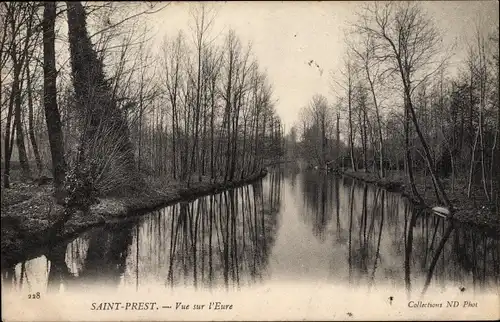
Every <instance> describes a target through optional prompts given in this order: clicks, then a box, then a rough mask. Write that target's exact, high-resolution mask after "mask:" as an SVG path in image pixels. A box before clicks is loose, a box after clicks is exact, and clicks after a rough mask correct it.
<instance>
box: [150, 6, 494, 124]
mask: <svg viewBox="0 0 500 322" xmlns="http://www.w3.org/2000/svg"><path fill="white" fill-rule="evenodd" d="M193 5H195V4H193V3H176V2H174V3H171V4H170V5H169V6H168V7H167V8H165V9H164V10H163V11H161V12H160V13H158V14H155V15H154V16H148V17H147V22H148V23H149V24H150V25H151V26H152V27H153V28H154V30H155V32H156V37H157V38H156V39H157V42H158V46H160V41H161V39H162V38H163V37H164V35H169V36H175V34H176V33H177V31H178V30H179V29H184V30H185V31H186V32H189V28H188V23H189V21H190V19H191V18H190V15H189V6H193ZM360 5H362V2H357V1H353V2H342V1H327V2H253V1H252V2H229V3H211V4H210V7H212V8H213V9H214V12H216V19H215V24H214V26H213V30H212V34H213V35H214V36H216V35H218V34H221V36H220V38H221V39H222V37H223V36H224V35H225V33H226V32H227V31H228V30H229V29H234V30H235V31H236V34H237V35H238V36H239V38H240V39H241V40H242V42H243V43H244V44H245V43H247V42H249V41H251V42H252V43H253V52H254V54H255V56H256V58H257V60H258V62H259V64H260V66H261V67H262V68H263V69H265V70H267V73H268V76H269V80H270V82H271V83H272V85H273V88H274V94H275V98H276V99H278V100H279V101H278V103H277V105H276V110H277V112H278V114H279V115H280V116H281V118H282V120H283V121H284V122H285V126H286V128H287V129H288V128H290V126H291V125H293V123H294V122H295V121H296V120H297V117H298V112H299V110H300V109H301V107H303V106H306V105H307V104H308V102H309V100H310V99H311V97H312V96H313V95H314V94H316V93H318V94H323V95H325V96H326V97H327V98H328V99H329V100H330V102H333V100H334V94H333V92H332V91H331V72H332V71H336V70H338V69H339V68H340V67H341V64H342V57H343V55H344V53H345V45H344V29H345V27H346V26H347V25H348V24H349V23H350V22H353V21H354V19H355V15H354V12H355V10H356V9H358V8H359V7H360ZM422 5H423V6H424V8H425V9H426V10H427V12H428V13H429V14H430V15H431V16H432V17H433V18H434V19H435V21H436V24H437V26H438V28H440V29H441V30H442V31H443V35H444V42H445V43H446V44H451V43H452V42H453V41H454V40H457V41H458V47H457V48H456V49H455V54H456V55H455V57H454V60H455V61H458V60H459V59H460V58H462V57H463V39H465V38H467V37H469V36H470V35H471V32H473V28H474V25H475V21H476V20H477V17H479V16H481V17H483V19H484V21H485V22H486V23H487V24H492V25H493V26H494V25H495V24H496V25H498V14H499V12H498V1H484V2H483V1H430V2H423V3H422ZM311 59H312V60H314V61H315V62H317V64H318V65H319V66H320V68H321V69H322V70H323V72H322V73H321V71H320V70H319V69H318V68H317V67H315V66H309V65H308V64H307V62H308V61H309V60H311Z"/></svg>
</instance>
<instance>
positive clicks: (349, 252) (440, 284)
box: [299, 171, 500, 295]
mask: <svg viewBox="0 0 500 322" xmlns="http://www.w3.org/2000/svg"><path fill="white" fill-rule="evenodd" d="M302 176H303V180H302V181H301V183H302V194H303V198H304V201H303V203H304V207H305V211H303V212H302V213H301V214H300V215H301V217H302V218H303V221H304V222H305V223H306V224H308V225H311V226H312V231H313V234H314V235H315V236H316V237H317V238H318V240H319V241H324V240H325V239H331V242H332V243H333V244H332V248H333V249H338V248H339V247H344V249H345V254H346V257H345V261H346V266H345V269H346V273H347V277H348V281H349V284H352V285H365V284H366V285H367V286H368V289H371V287H372V286H373V285H375V284H376V282H382V283H387V282H389V283H391V284H399V283H400V281H402V284H403V285H404V286H405V288H406V289H407V293H408V295H410V294H412V293H417V294H419V293H421V292H425V291H426V290H427V288H429V287H431V286H432V287H433V288H435V289H436V288H437V289H440V288H441V289H443V288H445V287H446V286H447V284H448V286H449V284H450V283H449V281H450V280H451V281H453V285H454V286H453V287H455V286H456V287H457V290H458V288H459V287H461V286H462V285H473V289H476V288H478V289H481V290H484V289H487V288H488V289H491V288H492V287H496V286H497V285H498V278H499V268H498V267H499V266H500V265H499V257H500V256H499V255H500V254H499V252H500V250H499V241H498V236H496V237H495V236H492V235H488V234H487V233H486V232H482V231H479V230H475V229H473V228H471V227H466V226H463V225H458V224H454V225H453V226H450V225H449V222H448V221H447V220H445V219H443V218H441V217H438V216H434V215H433V214H429V213H427V212H426V211H424V210H418V209H415V207H413V206H412V205H411V204H410V203H409V202H408V201H407V200H406V199H404V198H401V197H400V196H399V195H398V194H396V193H391V192H387V191H385V190H383V189H380V188H377V187H374V186H371V185H367V184H365V183H361V182H359V181H357V180H353V179H350V178H336V177H333V176H329V175H326V174H325V173H322V172H312V171H311V172H304V173H302ZM299 181H300V180H299ZM325 195H326V198H325V197H324V196H325ZM333 216H335V220H334V221H333V223H330V221H331V219H332V217H333ZM343 232H346V241H344V238H343V237H344V234H343ZM328 234H334V235H336V236H335V237H333V238H332V237H328ZM345 242H346V244H344V243H345ZM344 245H345V246H344ZM333 260H334V261H335V260H338V259H336V258H334V259H333ZM338 266H339V265H336V268H335V269H337V270H338V269H339V268H338ZM338 273H339V272H332V274H338ZM445 282H446V283H445Z"/></svg>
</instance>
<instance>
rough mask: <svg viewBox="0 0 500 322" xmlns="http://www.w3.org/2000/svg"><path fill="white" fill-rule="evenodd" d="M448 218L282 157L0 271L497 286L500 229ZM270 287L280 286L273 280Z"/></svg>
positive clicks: (246, 282) (62, 282)
mask: <svg viewBox="0 0 500 322" xmlns="http://www.w3.org/2000/svg"><path fill="white" fill-rule="evenodd" d="M446 227H447V222H446V221H445V220H444V219H443V218H440V217H437V216H433V215H429V214H426V213H422V212H417V211H415V210H414V209H413V207H412V206H411V205H410V204H409V203H408V202H407V200H406V199H404V198H402V197H401V196H400V195H398V194H397V193H391V192H388V191H385V190H383V189H380V188H377V187H375V186H372V185H367V184H365V183H362V182H359V181H356V180H353V179H350V178H347V177H336V176H334V175H333V174H326V173H324V172H321V171H300V170H298V169H297V168H295V167H290V166H286V167H285V166H280V167H275V168H273V169H271V170H270V172H269V174H268V175H267V176H266V177H265V178H263V179H262V180H259V181H257V182H255V183H253V184H250V185H247V186H244V187H241V188H237V189H234V190H230V191H226V192H223V193H219V194H217V195H212V196H206V197H202V198H198V199H196V200H194V201H191V202H185V203H179V204H175V205H172V206H169V207H166V208H164V209H161V210H158V211H154V212H152V213H150V214H147V215H144V216H141V217H136V218H134V219H132V220H128V221H126V222H123V223H119V224H113V225H108V226H103V227H98V228H93V229H90V230H88V231H86V232H84V233H82V234H81V235H79V236H78V237H77V238H75V239H73V240H71V241H68V242H65V243H62V244H60V245H56V246H55V247H53V248H51V249H50V250H47V251H46V252H45V254H44V255H42V256H40V257H37V258H29V259H26V260H25V261H23V262H21V263H18V264H17V265H15V267H11V268H2V285H3V287H8V288H10V289H12V290H20V291H23V290H24V291H27V290H32V289H37V290H41V291H44V290H47V291H53V292H62V291H64V290H71V289H78V290H79V291H81V292H84V291H85V290H87V289H88V290H95V289H96V288H97V289H101V288H102V289H106V290H115V291H116V292H120V291H122V290H124V289H130V290H141V289H147V288H148V287H151V286H155V287H164V288H167V289H177V288H183V289H186V288H193V289H223V290H228V291H230V292H231V291H233V290H240V289H242V288H251V287H254V286H262V285H264V286H265V285H267V284H269V285H271V284H273V283H288V284H290V283H292V284H293V283H302V284H308V285H329V284H332V285H344V286H347V287H351V286H352V287H354V286H355V287H358V288H362V289H366V290H367V291H369V290H371V289H372V288H377V287H380V286H383V285H393V286H394V287H401V288H405V289H406V290H407V291H408V292H415V293H421V292H422V290H423V289H424V285H425V283H426V280H428V290H435V291H440V290H446V289H457V290H458V289H460V290H462V291H463V290H468V292H476V291H481V290H487V289H489V290H492V289H495V288H497V287H498V285H499V275H500V274H499V267H500V265H499V258H500V257H499V255H500V251H499V242H498V236H496V238H495V236H489V235H487V234H486V233H485V232H481V231H478V230H474V229H472V228H470V227H461V226H458V227H456V228H455V229H454V231H453V232H452V234H451V235H450V237H449V239H448V240H447V242H446V244H445V246H444V249H443V251H442V252H440V253H439V256H437V257H436V258H437V262H436V263H435V267H434V269H433V270H430V266H431V262H432V260H433V258H434V256H436V249H437V248H438V247H437V246H438V244H439V242H440V240H441V238H442V236H443V235H444V233H445V230H446ZM273 285H274V284H273Z"/></svg>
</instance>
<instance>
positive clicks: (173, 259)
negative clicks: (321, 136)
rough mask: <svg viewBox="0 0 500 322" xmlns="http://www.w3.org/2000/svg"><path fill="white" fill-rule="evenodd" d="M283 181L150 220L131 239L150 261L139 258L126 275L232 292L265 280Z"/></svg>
mask: <svg viewBox="0 0 500 322" xmlns="http://www.w3.org/2000/svg"><path fill="white" fill-rule="evenodd" d="M280 180H281V174H280V173H270V184H269V185H267V186H266V187H264V185H263V183H262V182H261V181H259V182H257V183H255V184H253V185H247V186H245V187H242V188H238V189H235V190H229V191H225V192H222V193H220V194H216V195H211V196H208V197H204V198H200V199H197V200H195V201H193V202H190V203H180V204H177V205H174V206H172V207H168V208H166V209H164V210H161V211H160V212H158V213H157V214H153V215H151V216H149V217H148V218H146V219H145V220H144V222H143V223H142V224H141V225H140V227H139V233H138V234H135V235H134V236H133V238H134V240H135V243H133V246H132V248H131V254H137V253H141V254H144V253H146V254H149V255H150V256H146V255H141V256H139V260H136V261H135V262H136V263H135V264H137V263H138V264H139V267H138V270H137V271H135V272H133V271H129V272H128V274H130V275H132V274H136V275H137V276H139V275H140V276H139V281H140V282H141V281H150V280H151V279H153V280H155V279H156V280H157V281H158V282H159V281H160V280H163V283H165V285H168V286H170V287H175V286H179V285H184V286H190V285H192V286H193V287H195V288H198V287H204V288H212V287H217V286H223V287H225V288H227V289H229V288H230V287H239V286H242V285H248V284H253V283H255V282H257V281H259V280H261V279H262V278H263V274H264V273H265V271H266V266H267V264H268V261H269V253H270V252H269V249H270V248H271V247H272V245H273V243H274V239H275V234H276V228H277V211H278V209H279V204H280V200H281V197H280ZM153 227H154V228H153ZM159 227H169V229H168V228H167V229H165V228H163V229H162V228H159ZM160 242H164V243H165V242H167V243H168V244H167V245H168V246H162V245H160ZM137 245H138V247H137ZM132 258H133V256H129V258H128V259H127V260H128V261H132ZM127 267H132V266H131V265H127ZM152 270H154V271H152Z"/></svg>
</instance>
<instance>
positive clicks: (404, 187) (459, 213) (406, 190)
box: [337, 171, 500, 236]
mask: <svg viewBox="0 0 500 322" xmlns="http://www.w3.org/2000/svg"><path fill="white" fill-rule="evenodd" d="M337 174H338V175H344V176H347V177H350V178H353V179H356V180H360V181H363V182H366V183H369V184H373V185H376V186H378V187H380V188H383V189H386V190H388V191H391V192H397V193H400V194H401V195H402V196H404V197H405V198H407V199H408V200H410V202H411V203H412V204H413V205H414V206H416V207H419V208H423V209H425V210H427V212H428V213H434V212H433V211H432V208H433V207H435V206H441V205H440V204H439V203H438V201H437V199H436V197H435V194H434V192H433V188H432V187H430V186H427V187H426V186H424V185H422V184H417V185H416V186H417V189H418V191H425V192H424V193H423V194H422V195H421V196H422V198H423V199H424V204H422V203H421V202H419V200H418V199H417V198H416V197H415V196H414V195H413V194H412V192H411V188H410V187H409V185H408V184H406V182H405V181H404V179H402V178H404V177H402V176H401V177H399V178H401V179H399V178H395V179H388V178H379V177H378V176H377V175H376V174H375V173H370V172H360V171H357V172H354V171H340V172H337ZM446 192H447V194H448V197H449V198H450V201H451V202H452V204H453V205H454V207H455V211H454V214H453V220H454V221H455V222H457V223H460V224H465V225H470V226H472V227H474V228H479V229H481V230H485V231H488V232H489V233H491V234H494V235H496V236H500V213H499V209H498V208H496V207H495V206H494V205H487V204H485V203H484V202H478V201H476V202H474V200H471V199H469V198H467V197H466V195H465V194H464V193H463V191H462V190H460V189H456V190H455V191H454V192H451V191H450V189H447V191H446Z"/></svg>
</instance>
